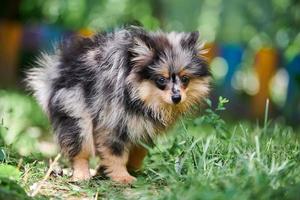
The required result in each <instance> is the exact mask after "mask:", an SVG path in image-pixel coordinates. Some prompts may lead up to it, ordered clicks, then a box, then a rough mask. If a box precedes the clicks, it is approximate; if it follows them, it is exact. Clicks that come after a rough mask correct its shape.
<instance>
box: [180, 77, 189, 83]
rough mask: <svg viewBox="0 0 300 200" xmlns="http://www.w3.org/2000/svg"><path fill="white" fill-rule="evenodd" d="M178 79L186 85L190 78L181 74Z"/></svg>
mask: <svg viewBox="0 0 300 200" xmlns="http://www.w3.org/2000/svg"><path fill="white" fill-rule="evenodd" d="M180 80H181V82H182V83H183V84H184V85H187V84H188V83H189V82H190V79H189V77H187V76H182V77H181V78H180Z"/></svg>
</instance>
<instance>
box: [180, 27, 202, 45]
mask: <svg viewBox="0 0 300 200" xmlns="http://www.w3.org/2000/svg"><path fill="white" fill-rule="evenodd" d="M198 38H199V32H198V31H194V32H191V33H188V34H186V36H185V37H184V38H182V40H181V46H182V47H183V48H187V49H192V48H194V47H196V45H197V41H198Z"/></svg>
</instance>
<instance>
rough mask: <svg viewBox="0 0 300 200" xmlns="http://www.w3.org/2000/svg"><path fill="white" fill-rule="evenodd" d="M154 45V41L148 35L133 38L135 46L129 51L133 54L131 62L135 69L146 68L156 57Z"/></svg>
mask: <svg viewBox="0 0 300 200" xmlns="http://www.w3.org/2000/svg"><path fill="white" fill-rule="evenodd" d="M152 43H153V41H152V39H151V38H150V37H149V36H148V35H146V34H141V35H136V36H134V37H133V46H132V48H130V49H129V51H130V52H131V54H132V57H131V62H132V63H133V65H134V66H135V67H144V66H146V65H147V64H149V63H150V62H151V60H152V59H153V56H154V50H153V48H152V46H153V45H152Z"/></svg>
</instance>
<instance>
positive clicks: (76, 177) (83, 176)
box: [72, 171, 91, 182]
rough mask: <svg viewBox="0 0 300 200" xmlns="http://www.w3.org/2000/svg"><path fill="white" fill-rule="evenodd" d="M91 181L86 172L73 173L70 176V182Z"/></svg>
mask: <svg viewBox="0 0 300 200" xmlns="http://www.w3.org/2000/svg"><path fill="white" fill-rule="evenodd" d="M90 179H91V175H90V173H89V172H86V171H74V172H73V175H72V181H75V182H77V181H87V180H90Z"/></svg>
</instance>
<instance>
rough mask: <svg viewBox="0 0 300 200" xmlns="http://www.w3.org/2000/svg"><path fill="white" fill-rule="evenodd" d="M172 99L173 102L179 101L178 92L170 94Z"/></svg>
mask: <svg viewBox="0 0 300 200" xmlns="http://www.w3.org/2000/svg"><path fill="white" fill-rule="evenodd" d="M172 101H173V103H175V104H178V103H179V102H180V101H181V96H180V94H174V95H172Z"/></svg>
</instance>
